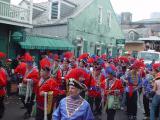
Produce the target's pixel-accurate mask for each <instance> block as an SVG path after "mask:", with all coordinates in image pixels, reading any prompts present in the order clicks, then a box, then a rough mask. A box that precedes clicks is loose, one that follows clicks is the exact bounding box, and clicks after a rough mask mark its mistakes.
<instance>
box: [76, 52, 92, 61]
mask: <svg viewBox="0 0 160 120" xmlns="http://www.w3.org/2000/svg"><path fill="white" fill-rule="evenodd" d="M88 57H89V54H88V53H83V54H82V55H80V56H79V58H78V60H79V61H82V62H83V63H87V60H88Z"/></svg>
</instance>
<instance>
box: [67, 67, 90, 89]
mask: <svg viewBox="0 0 160 120" xmlns="http://www.w3.org/2000/svg"><path fill="white" fill-rule="evenodd" d="M82 78H83V80H82ZM87 79H89V75H88V73H87V72H86V71H85V70H84V69H82V68H75V69H72V70H71V71H70V72H69V73H68V74H67V76H66V80H67V81H68V85H73V86H75V87H77V88H79V89H83V90H85V89H87V88H86V86H85V85H84V84H83V82H84V81H85V80H87Z"/></svg>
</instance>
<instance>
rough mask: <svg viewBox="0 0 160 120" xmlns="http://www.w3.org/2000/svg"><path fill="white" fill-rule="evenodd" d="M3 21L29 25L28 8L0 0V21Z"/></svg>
mask: <svg viewBox="0 0 160 120" xmlns="http://www.w3.org/2000/svg"><path fill="white" fill-rule="evenodd" d="M5 22H6V23H8V24H13V25H19V26H25V25H30V26H31V24H32V23H31V21H30V9H25V8H21V7H18V6H15V5H11V4H9V3H6V2H3V1H1V0H0V23H5ZM15 23H16V24H15Z"/></svg>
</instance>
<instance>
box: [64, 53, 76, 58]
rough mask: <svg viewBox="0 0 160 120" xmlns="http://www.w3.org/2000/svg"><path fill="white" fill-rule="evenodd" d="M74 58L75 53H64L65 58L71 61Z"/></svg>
mask: <svg viewBox="0 0 160 120" xmlns="http://www.w3.org/2000/svg"><path fill="white" fill-rule="evenodd" d="M73 56H74V53H73V52H70V51H68V52H65V53H64V57H65V58H66V59H71V58H72V57H73Z"/></svg>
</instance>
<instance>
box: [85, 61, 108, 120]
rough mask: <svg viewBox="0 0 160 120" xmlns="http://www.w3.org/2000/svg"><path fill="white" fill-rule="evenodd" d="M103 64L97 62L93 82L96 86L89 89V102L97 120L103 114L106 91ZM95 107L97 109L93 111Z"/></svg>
mask: <svg viewBox="0 0 160 120" xmlns="http://www.w3.org/2000/svg"><path fill="white" fill-rule="evenodd" d="M102 65H103V62H99V60H97V65H95V67H94V69H93V74H92V77H93V81H94V84H93V85H92V86H91V87H90V88H89V91H88V101H89V103H90V105H91V109H92V111H94V115H95V116H96V117H97V118H96V119H100V116H101V114H102V104H103V99H104V91H105V83H106V81H105V76H104V75H103V74H102V68H103V66H102ZM94 105H95V109H93V108H94V107H93V106H94Z"/></svg>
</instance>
